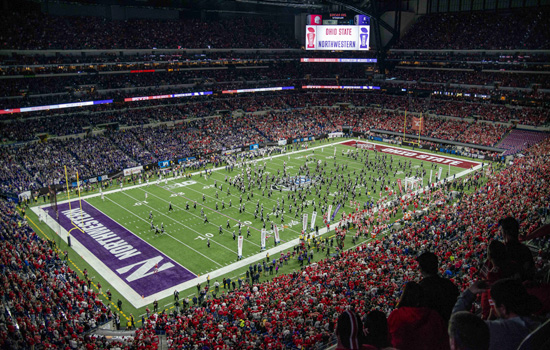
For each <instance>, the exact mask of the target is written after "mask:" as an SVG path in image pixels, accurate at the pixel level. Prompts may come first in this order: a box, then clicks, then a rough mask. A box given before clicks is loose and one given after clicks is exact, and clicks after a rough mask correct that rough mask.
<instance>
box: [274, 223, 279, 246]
mask: <svg viewBox="0 0 550 350" xmlns="http://www.w3.org/2000/svg"><path fill="white" fill-rule="evenodd" d="M273 233H275V243H277V244H279V242H280V241H281V240H280V239H279V228H278V227H277V225H273Z"/></svg>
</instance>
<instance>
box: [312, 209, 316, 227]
mask: <svg viewBox="0 0 550 350" xmlns="http://www.w3.org/2000/svg"><path fill="white" fill-rule="evenodd" d="M315 219H317V212H316V211H314V212H313V213H311V229H312V230H313V229H314V228H315Z"/></svg>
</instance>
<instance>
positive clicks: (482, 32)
mask: <svg viewBox="0 0 550 350" xmlns="http://www.w3.org/2000/svg"><path fill="white" fill-rule="evenodd" d="M549 18H550V17H549V16H548V8H544V7H542V8H540V7H539V8H536V9H534V8H525V9H518V10H514V11H512V12H511V13H498V12H497V13H494V12H474V13H471V12H459V13H436V14H429V15H425V16H422V17H421V18H420V19H419V20H418V22H417V23H415V25H414V26H413V27H412V29H411V30H410V31H409V32H408V33H407V34H405V35H404V36H403V38H402V39H401V40H400V41H399V43H398V44H397V45H396V46H395V48H396V49H432V50H440V49H446V50H468V49H469V50H473V49H483V50H498V49H506V50H514V49H536V50H541V49H546V48H548V47H549V46H550V41H549V39H548V38H549V37H550V36H549V35H548V28H549V27H550V23H549ZM495 33H498V35H495Z"/></svg>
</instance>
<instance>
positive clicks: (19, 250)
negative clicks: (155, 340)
mask: <svg viewBox="0 0 550 350" xmlns="http://www.w3.org/2000/svg"><path fill="white" fill-rule="evenodd" d="M0 228H1V229H0V235H1V239H0V242H1V243H0V245H1V250H2V255H1V264H0V267H1V269H2V274H1V276H0V280H1V284H2V286H3V288H2V292H1V306H2V313H1V316H0V346H1V347H2V348H4V349H28V348H31V347H33V348H36V349H48V348H64V347H65V346H67V345H69V346H71V347H72V348H76V347H79V346H82V345H83V344H86V343H97V344H101V343H103V342H105V340H104V339H103V340H101V339H92V338H90V336H89V335H86V334H85V333H87V332H88V331H90V330H92V329H94V328H96V327H97V325H99V324H102V323H105V322H107V321H108V320H109V319H111V318H112V317H113V314H112V312H111V310H110V308H109V307H108V306H106V305H105V304H104V303H103V302H102V301H101V300H100V299H99V297H98V295H97V293H95V292H94V291H93V290H92V289H91V288H90V284H89V282H88V281H89V280H88V279H87V278H84V279H83V278H81V277H79V276H78V275H77V274H76V272H75V271H73V270H71V269H70V268H69V266H68V265H67V261H66V259H65V257H64V256H60V254H58V252H57V251H56V249H55V246H54V245H53V244H52V243H53V242H52V241H47V240H44V239H42V238H41V237H39V236H38V235H37V233H35V232H34V231H33V230H32V229H31V228H30V227H29V226H28V224H27V223H26V221H25V220H24V219H23V218H22V217H21V216H20V215H19V213H18V212H17V210H16V207H15V205H14V204H13V203H9V202H5V201H4V200H1V201H0Z"/></svg>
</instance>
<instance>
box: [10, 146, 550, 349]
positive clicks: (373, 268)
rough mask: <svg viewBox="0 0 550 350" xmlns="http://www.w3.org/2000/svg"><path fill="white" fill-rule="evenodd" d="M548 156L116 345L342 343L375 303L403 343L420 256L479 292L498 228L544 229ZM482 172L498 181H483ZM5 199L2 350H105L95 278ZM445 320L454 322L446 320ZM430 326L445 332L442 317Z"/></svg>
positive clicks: (459, 184)
mask: <svg viewBox="0 0 550 350" xmlns="http://www.w3.org/2000/svg"><path fill="white" fill-rule="evenodd" d="M549 154H550V141H549V140H546V141H543V142H542V143H540V144H537V145H535V146H534V147H532V148H531V149H530V150H528V151H527V152H526V156H525V157H523V158H520V159H518V160H517V161H516V162H515V163H514V164H513V165H511V166H509V167H507V168H505V169H503V170H502V171H500V172H496V171H494V169H493V168H488V169H485V170H484V171H483V172H478V173H475V174H473V175H472V176H470V177H469V178H468V179H467V180H468V181H466V182H464V181H463V180H462V179H460V181H454V182H450V183H448V184H446V185H445V187H446V190H447V191H450V190H454V189H460V188H462V189H464V188H465V187H466V186H467V187H468V188H470V187H472V188H473V189H474V192H473V194H471V195H467V196H465V197H463V198H462V199H461V200H460V201H458V202H457V203H456V204H454V205H453V204H452V202H451V201H450V198H451V197H448V196H444V198H445V204H444V205H443V206H442V207H441V210H440V211H431V210H430V211H429V212H427V213H425V214H423V216H422V217H421V218H420V219H418V220H417V221H412V222H408V223H405V225H404V226H397V225H396V226H393V227H390V230H391V233H390V235H388V236H384V237H377V239H376V240H373V241H371V242H370V243H367V244H361V245H359V246H357V247H354V248H353V249H351V250H349V251H343V252H338V251H337V252H336V254H334V255H333V256H332V257H330V258H327V259H326V260H321V261H320V262H318V263H315V264H311V265H307V266H305V267H303V268H301V269H300V270H299V271H295V272H294V273H291V274H289V275H282V276H278V277H275V278H274V279H273V280H272V281H270V282H264V283H250V280H249V279H248V278H247V279H244V278H243V281H241V282H242V284H241V283H239V287H238V288H237V287H233V288H232V289H231V288H229V289H226V288H225V286H224V290H223V291H224V293H220V294H219V295H216V296H214V295H212V294H211V293H205V294H204V298H201V299H202V302H201V303H198V304H196V303H190V302H189V301H188V300H186V301H185V303H184V305H185V306H184V307H183V308H182V309H181V311H178V310H179V308H177V309H176V311H175V312H172V313H167V312H161V313H159V314H157V313H154V314H152V315H150V316H149V317H148V318H147V320H146V322H145V324H144V327H143V328H142V329H140V330H139V331H138V332H137V333H136V336H135V338H133V339H131V340H129V343H130V344H128V343H123V342H120V341H115V344H114V345H115V346H116V345H124V344H126V346H130V347H139V346H153V347H154V346H155V341H156V340H155V336H154V332H155V330H161V331H164V332H166V335H167V338H168V345H169V346H170V347H179V346H208V347H219V348H220V349H221V348H243V349H254V348H270V347H271V348H278V347H282V346H285V347H289V348H292V347H296V348H301V347H305V348H311V347H314V346H315V345H316V344H319V343H323V344H326V343H330V342H334V341H335V335H334V334H335V330H337V329H339V328H338V327H339V325H338V322H339V321H338V319H339V315H340V314H342V313H344V312H346V311H349V310H354V311H355V312H356V313H357V314H358V315H359V317H360V318H361V319H364V320H365V322H367V320H366V318H367V317H368V315H369V313H370V312H372V310H376V311H377V312H382V313H383V314H385V315H390V317H389V319H388V334H389V339H388V341H389V342H391V344H393V345H394V346H397V344H401V343H400V342H401V341H405V343H406V340H407V339H409V338H410V339H411V341H412V340H413V339H415V335H414V334H411V333H408V331H407V330H406V328H402V327H405V325H403V324H402V323H396V322H395V320H396V317H397V314H394V313H393V312H394V310H396V308H397V309H398V310H399V309H401V311H400V312H401V313H403V312H405V310H406V309H405V308H407V307H419V306H418V305H417V304H416V302H412V304H411V301H410V300H411V299H409V297H410V294H408V293H411V290H412V288H413V287H414V286H415V284H414V282H412V284H410V285H409V284H408V283H411V281H419V282H420V286H422V285H423V284H424V285H425V284H426V283H427V275H424V272H423V271H424V270H425V269H426V267H425V266H427V265H426V262H425V261H424V260H422V259H420V258H418V259H417V256H418V254H419V252H423V251H431V252H434V253H435V254H436V256H437V259H438V260H439V265H440V266H439V269H438V270H437V272H436V274H437V275H441V276H445V278H446V279H448V281H451V282H452V283H453V284H454V285H456V286H457V287H458V288H459V289H460V290H464V291H466V290H467V289H471V285H472V283H473V282H474V281H475V280H477V279H480V278H483V277H482V276H481V275H480V271H482V268H483V266H484V264H485V261H486V258H487V257H488V255H487V251H488V250H489V247H490V246H491V244H490V243H491V242H493V241H494V240H495V239H498V232H499V225H497V224H496V223H497V222H498V221H499V220H500V219H501V218H503V217H504V216H507V215H511V216H513V217H516V218H518V219H519V222H520V228H521V231H522V233H523V234H524V235H528V234H529V233H531V232H533V231H534V230H535V229H537V228H538V227H539V226H540V225H541V220H542V219H543V217H544V216H543V215H544V210H543V209H546V210H547V209H548V207H547V206H548V203H547V198H549V196H550V190H549V188H548V187H547V186H545V183H546V182H547V181H548V174H549V173H550V172H549V171H548V170H549V169H548V167H549V165H548V164H550V162H548V160H549V159H548V157H549ZM482 176H487V177H488V182H487V183H486V184H484V185H482V183H481V182H480V177H482ZM447 191H443V190H438V189H434V190H433V193H432V194H430V195H427V194H426V193H425V194H423V195H421V194H419V195H417V197H416V198H414V199H412V200H411V202H412V201H413V200H414V201H415V202H419V203H420V206H421V207H424V206H428V207H429V206H431V204H432V201H433V199H430V198H440V197H441V195H442V194H443V193H446V192H447ZM520 203H521V205H520ZM0 205H1V210H0V213H1V215H2V218H1V220H0V223H1V225H2V231H1V234H2V240H1V242H2V244H3V245H4V247H2V250H3V251H4V252H5V253H4V255H3V256H2V258H3V263H2V269H3V274H2V276H3V277H2V278H3V282H2V283H3V284H4V285H10V288H7V289H5V290H4V292H3V293H4V294H3V296H2V303H3V306H4V307H7V308H8V309H9V310H10V312H11V315H6V314H3V315H2V320H1V321H2V323H3V324H4V327H0V331H1V332H3V336H2V337H0V339H2V341H3V342H4V343H3V346H7V347H8V348H13V349H17V348H24V347H27V346H32V345H33V344H34V345H35V346H37V347H47V346H50V344H51V346H62V345H66V344H69V346H71V347H79V346H84V345H86V344H95V345H96V346H100V345H105V344H106V343H107V340H106V339H105V338H101V337H97V336H93V335H87V336H84V335H83V333H84V332H85V331H87V330H90V329H93V328H94V327H95V326H96V325H97V324H100V323H102V322H105V321H107V320H109V319H110V318H112V317H113V315H112V313H111V311H110V310H109V308H108V307H107V306H105V305H104V304H103V303H102V302H101V301H100V300H99V299H98V298H97V294H96V293H95V292H93V291H92V290H91V289H90V288H89V284H88V283H87V280H85V279H81V278H79V277H78V276H77V275H76V274H75V272H74V271H72V270H71V269H69V268H68V267H67V265H66V264H65V263H64V262H63V259H62V258H60V257H59V255H57V253H56V252H55V250H54V249H53V247H52V245H51V243H50V242H48V241H44V240H42V239H41V238H40V237H38V236H37V235H36V233H34V232H32V230H31V229H30V228H29V227H28V226H27V224H26V223H25V222H24V220H23V219H22V218H21V217H20V216H19V215H18V214H17V212H16V211H15V207H14V205H13V204H9V203H5V202H2V203H0ZM365 223H366V224H368V223H367V221H366V222H365ZM352 231H353V230H351V231H350V232H349V234H353V233H352ZM340 232H341V233H342V232H345V230H344V231H340ZM547 243H548V241H547V240H543V241H539V242H538V243H537V244H539V245H540V246H541V247H542V246H544V245H545V244H547ZM493 254H494V253H493ZM292 260H293V259H292ZM417 261H418V262H419V263H417ZM547 261H548V256H547V253H546V255H545V253H544V250H540V251H539V253H538V255H537V256H535V258H534V260H533V262H534V266H533V267H534V268H535V269H538V268H541V267H543V264H545V263H547ZM290 263H291V264H293V263H295V262H294V261H291V262H290ZM418 264H420V266H419V265H418ZM423 264H424V265H423ZM436 266H437V265H436ZM250 270H253V269H252V266H251V268H250ZM421 271H422V272H423V278H421V276H420V272H421ZM529 271H530V270H529ZM531 272H533V273H529V274H528V275H527V276H526V278H527V277H529V278H533V276H535V273H536V271H531ZM438 278H440V277H438ZM424 281H426V282H424ZM15 286H17V287H15ZM406 286H407V287H406ZM403 289H405V292H403ZM495 290H496V289H495ZM407 291H408V292H407ZM432 292H433V291H432ZM465 293H466V292H465ZM496 297H497V296H495V298H496ZM433 301H434V300H432V302H433ZM413 311H414V310H412V311H410V312H413ZM419 311H420V310H418V311H414V312H419ZM436 311H437V312H438V313H442V312H444V310H442V309H437V310H436ZM392 315H394V316H392ZM430 317H438V316H435V315H432V316H430ZM443 320H446V318H442V321H438V322H443ZM340 322H341V321H340ZM16 324H17V325H16ZM430 324H431V326H430V327H432V326H433V327H435V326H434V325H435V323H433V324H432V323H430ZM340 326H341V325H340ZM429 330H432V332H429V333H427V334H430V336H433V335H434V334H435V333H434V332H435V330H434V329H432V328H430V329H429Z"/></svg>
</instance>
